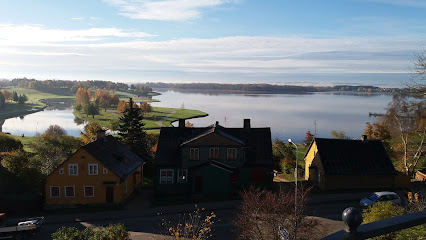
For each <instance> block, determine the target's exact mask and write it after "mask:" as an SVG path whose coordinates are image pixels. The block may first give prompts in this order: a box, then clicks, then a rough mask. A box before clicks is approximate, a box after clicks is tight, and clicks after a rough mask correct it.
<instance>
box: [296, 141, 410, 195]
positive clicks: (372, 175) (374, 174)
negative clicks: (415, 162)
mask: <svg viewBox="0 0 426 240" xmlns="http://www.w3.org/2000/svg"><path fill="white" fill-rule="evenodd" d="M304 160H305V179H306V180H308V181H309V182H311V183H314V184H315V185H317V186H318V187H319V188H321V189H325V190H329V189H356V188H358V189H361V188H362V189H364V188H375V189H389V188H400V187H409V184H410V181H409V178H408V177H407V176H405V175H403V174H401V173H399V172H398V171H396V170H395V167H394V166H393V164H392V161H391V159H390V158H389V156H388V154H387V152H386V150H385V148H384V146H383V143H382V142H381V141H380V140H367V139H366V137H365V136H363V138H362V139H361V140H347V139H326V138H315V139H314V141H312V143H311V144H310V146H309V148H308V150H307V152H306V154H305V157H304Z"/></svg>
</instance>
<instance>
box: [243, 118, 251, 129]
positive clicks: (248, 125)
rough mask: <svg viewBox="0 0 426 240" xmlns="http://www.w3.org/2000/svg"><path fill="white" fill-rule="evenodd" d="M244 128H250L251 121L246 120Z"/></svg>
mask: <svg viewBox="0 0 426 240" xmlns="http://www.w3.org/2000/svg"><path fill="white" fill-rule="evenodd" d="M244 128H250V119H249V118H248V119H247V118H246V119H244Z"/></svg>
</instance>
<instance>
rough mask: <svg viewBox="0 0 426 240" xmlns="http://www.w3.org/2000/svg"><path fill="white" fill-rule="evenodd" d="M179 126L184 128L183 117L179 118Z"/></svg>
mask: <svg viewBox="0 0 426 240" xmlns="http://www.w3.org/2000/svg"><path fill="white" fill-rule="evenodd" d="M179 128H185V118H183V119H182V118H180V119H179Z"/></svg>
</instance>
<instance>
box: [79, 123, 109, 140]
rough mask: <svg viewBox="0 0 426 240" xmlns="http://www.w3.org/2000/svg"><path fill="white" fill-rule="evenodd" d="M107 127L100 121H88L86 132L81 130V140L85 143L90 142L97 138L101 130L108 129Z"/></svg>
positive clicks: (85, 127)
mask: <svg viewBox="0 0 426 240" xmlns="http://www.w3.org/2000/svg"><path fill="white" fill-rule="evenodd" d="M106 130H107V129H106V128H104V127H102V125H100V124H99V123H88V124H87V125H86V126H84V132H80V135H81V141H82V142H83V144H89V143H91V142H93V141H96V140H97V134H98V132H99V131H106Z"/></svg>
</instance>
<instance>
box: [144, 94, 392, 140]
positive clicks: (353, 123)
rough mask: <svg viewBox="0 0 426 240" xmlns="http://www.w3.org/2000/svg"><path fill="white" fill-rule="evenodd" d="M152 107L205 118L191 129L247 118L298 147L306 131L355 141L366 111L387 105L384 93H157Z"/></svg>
mask: <svg viewBox="0 0 426 240" xmlns="http://www.w3.org/2000/svg"><path fill="white" fill-rule="evenodd" d="M159 92H160V93H161V94H162V95H160V96H156V97H155V98H156V99H158V100H160V102H156V103H152V105H153V106H159V107H172V108H180V107H182V105H184V107H185V108H186V109H197V110H201V111H204V112H207V113H208V114H209V116H207V117H204V118H198V119H191V120H189V121H190V122H191V123H193V124H194V126H196V127H203V126H208V125H211V124H213V123H215V122H216V121H219V124H220V125H222V126H225V127H242V126H243V119H244V118H250V119H251V126H252V127H271V132H272V138H273V139H274V138H280V139H288V138H292V139H293V141H296V142H302V141H303V139H304V136H305V133H306V131H307V130H310V131H311V132H312V133H314V132H315V122H316V125H317V127H316V133H317V136H318V137H330V136H331V135H330V131H331V130H332V129H335V130H344V131H346V133H347V135H348V136H350V137H354V138H360V136H361V135H362V133H363V132H364V128H365V123H366V122H367V121H370V122H374V121H375V118H374V117H369V116H368V113H369V112H376V113H383V112H384V111H385V108H386V107H387V104H388V103H389V102H390V101H391V100H392V95H390V94H370V95H369V94H366V93H356V92H355V93H347V92H345V93H341V92H332V93H330V92H329V93H312V94H225V93H217V94H205V93H193V92H192V93H191V92H185V93H183V92H176V91H169V90H167V91H159Z"/></svg>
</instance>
